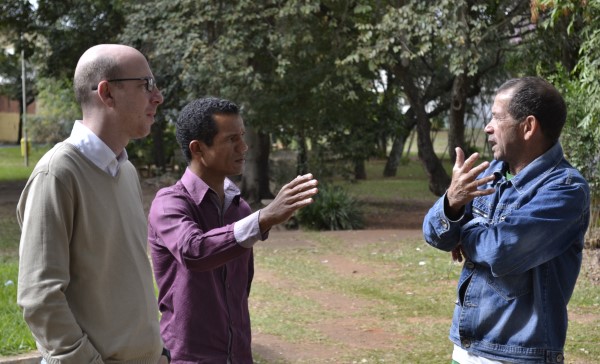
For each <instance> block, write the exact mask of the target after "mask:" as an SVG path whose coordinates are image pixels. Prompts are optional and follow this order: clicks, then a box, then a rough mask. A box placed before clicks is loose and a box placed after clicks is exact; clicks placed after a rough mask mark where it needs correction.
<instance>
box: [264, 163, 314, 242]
mask: <svg viewBox="0 0 600 364" xmlns="http://www.w3.org/2000/svg"><path fill="white" fill-rule="evenodd" d="M317 184H318V181H317V180H316V179H314V178H313V175H312V174H310V173H309V174H305V175H303V176H298V177H296V178H294V179H293V180H292V181H291V182H289V183H288V184H286V185H285V186H283V187H281V190H280V191H279V193H278V194H277V196H275V199H274V200H273V201H272V202H271V203H270V204H269V205H268V206H267V207H265V208H263V209H262V210H261V211H260V215H259V220H258V223H259V225H260V231H261V232H265V231H267V230H269V229H270V228H271V227H273V226H274V225H277V224H281V223H282V222H285V221H287V220H288V219H289V218H290V217H292V215H293V214H294V212H296V211H297V210H299V209H301V208H302V207H304V206H308V205H310V204H311V203H312V202H313V199H312V196H314V195H315V194H316V193H317V192H318V189H317Z"/></svg>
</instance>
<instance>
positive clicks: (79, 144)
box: [65, 120, 128, 177]
mask: <svg viewBox="0 0 600 364" xmlns="http://www.w3.org/2000/svg"><path fill="white" fill-rule="evenodd" d="M65 142H66V143H69V144H72V145H73V146H75V148H77V149H79V151H80V152H81V153H82V154H83V155H84V156H85V157H86V158H87V159H89V160H90V161H91V162H92V163H94V164H95V165H96V166H97V167H98V168H100V169H102V170H103V171H105V172H106V173H108V174H110V175H111V176H113V177H114V176H116V175H117V173H119V168H120V167H121V165H122V164H123V163H125V162H126V161H127V159H128V157H127V151H126V150H125V149H123V151H122V152H121V154H119V155H118V156H116V155H115V153H114V152H113V151H112V150H111V149H110V148H109V147H108V145H106V144H105V143H104V142H103V141H102V140H101V139H100V138H98V136H97V135H96V134H94V133H93V132H92V131H91V130H90V129H88V128H87V127H86V126H85V125H83V123H81V121H80V120H76V121H75V124H74V125H73V130H72V131H71V136H69V138H67V140H65Z"/></svg>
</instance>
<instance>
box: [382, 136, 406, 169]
mask: <svg viewBox="0 0 600 364" xmlns="http://www.w3.org/2000/svg"><path fill="white" fill-rule="evenodd" d="M405 142H406V136H404V135H402V134H397V135H396V136H395V137H394V143H393V144H392V150H390V155H389V156H388V159H387V162H386V163H385V168H384V169H383V176H384V177H396V174H397V173H398V166H400V161H401V160H402V154H403V153H404V144H405Z"/></svg>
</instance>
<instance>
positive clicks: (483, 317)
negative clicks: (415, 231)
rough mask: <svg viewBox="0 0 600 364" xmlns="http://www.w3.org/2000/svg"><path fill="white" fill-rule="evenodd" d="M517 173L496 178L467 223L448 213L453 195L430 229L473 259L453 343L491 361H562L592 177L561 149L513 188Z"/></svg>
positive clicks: (499, 170) (433, 214)
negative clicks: (575, 166)
mask: <svg viewBox="0 0 600 364" xmlns="http://www.w3.org/2000/svg"><path fill="white" fill-rule="evenodd" d="M507 167H508V166H507V165H506V164H505V163H503V162H500V161H493V162H492V163H491V164H490V166H489V168H488V169H487V170H486V171H485V172H484V173H483V174H482V175H481V176H480V177H483V176H489V175H490V174H492V173H493V174H494V175H495V176H496V179H495V181H493V182H491V183H490V185H491V186H490V185H487V186H483V187H482V188H489V187H494V188H495V189H496V192H495V193H493V194H491V195H488V196H483V197H478V198H475V199H474V200H473V201H472V202H471V203H470V204H468V205H467V206H465V210H464V214H463V216H462V217H461V218H460V219H459V220H458V221H452V220H450V219H449V218H448V217H447V216H446V215H445V213H444V201H445V196H443V197H442V198H440V199H439V200H438V201H437V202H436V203H435V205H434V206H433V207H432V208H431V209H430V210H429V212H428V213H427V216H426V217H425V220H424V222H423V234H424V237H425V240H426V241H427V243H428V244H430V245H432V246H433V247H435V248H438V249H441V250H445V251H451V250H452V249H454V248H455V247H456V246H457V245H458V244H459V243H460V244H462V246H463V250H464V252H465V254H466V256H467V259H466V262H465V264H464V266H463V269H462V272H461V275H460V279H459V282H458V287H457V301H456V306H455V310H454V317H453V320H452V327H451V329H450V340H451V341H452V342H454V343H455V344H456V345H459V346H461V347H462V348H463V349H465V350H467V351H469V352H471V353H473V354H475V355H479V356H483V357H486V358H490V359H496V360H504V361H507V362H515V363H561V362H563V361H564V356H563V347H564V344H565V337H566V333H567V303H568V302H569V299H570V298H571V294H572V293H573V289H574V286H575V281H576V280H577V276H578V275H579V270H580V268H581V257H582V253H581V251H582V249H583V239H584V235H585V232H586V230H587V228H588V223H589V215H590V209H589V206H590V192H589V187H588V184H587V182H586V181H585V179H584V178H583V177H582V176H581V174H580V173H579V172H578V171H577V170H576V169H574V168H573V167H572V166H571V165H570V164H569V163H568V162H567V161H566V160H565V159H564V157H563V150H562V147H561V146H560V144H559V143H556V144H555V145H554V146H553V147H552V148H551V149H549V150H548V151H547V152H546V153H544V154H543V155H542V156H540V157H538V158H537V159H536V160H534V161H533V162H532V163H530V164H529V165H528V166H527V167H525V168H524V169H523V170H522V171H521V172H519V173H518V174H517V175H516V176H514V177H513V178H512V179H511V180H510V181H507V180H506V178H505V177H504V174H505V172H506V169H507Z"/></svg>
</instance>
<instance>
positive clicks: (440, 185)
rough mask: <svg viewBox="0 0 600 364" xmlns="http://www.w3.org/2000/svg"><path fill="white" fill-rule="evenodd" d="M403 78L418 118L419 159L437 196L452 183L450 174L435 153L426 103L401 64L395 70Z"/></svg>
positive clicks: (406, 93) (430, 188)
mask: <svg viewBox="0 0 600 364" xmlns="http://www.w3.org/2000/svg"><path fill="white" fill-rule="evenodd" d="M395 73H396V74H397V76H398V77H399V78H400V79H401V80H402V86H403V88H404V93H405V95H406V98H407V99H408V102H409V103H410V106H411V108H412V109H413V110H414V113H415V117H416V119H417V147H418V148H419V159H420V160H421V163H422V164H423V167H424V168H425V172H426V173H427V176H428V178H429V190H430V191H431V192H432V193H433V194H435V195H436V196H441V195H443V194H444V192H445V191H446V188H448V186H449V185H450V176H448V173H446V170H445V169H444V166H443V165H442V162H441V161H440V159H439V158H438V157H437V155H436V154H435V151H434V149H433V143H432V142H431V123H430V121H429V117H428V116H427V113H426V112H425V103H424V102H423V100H421V96H420V95H419V90H418V88H417V87H416V86H415V84H414V82H413V80H412V78H411V76H410V75H411V73H410V70H409V69H408V67H403V66H401V65H399V66H398V67H397V70H396V72H395Z"/></svg>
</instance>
